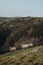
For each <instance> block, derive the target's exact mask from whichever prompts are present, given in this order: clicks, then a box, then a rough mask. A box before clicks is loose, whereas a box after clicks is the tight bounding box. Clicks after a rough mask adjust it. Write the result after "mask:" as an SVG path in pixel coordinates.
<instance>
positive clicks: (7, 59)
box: [0, 46, 43, 65]
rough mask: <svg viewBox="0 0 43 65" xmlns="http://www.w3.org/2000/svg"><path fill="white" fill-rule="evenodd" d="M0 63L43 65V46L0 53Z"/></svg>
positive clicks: (2, 64)
mask: <svg viewBox="0 0 43 65" xmlns="http://www.w3.org/2000/svg"><path fill="white" fill-rule="evenodd" d="M0 65H43V46H36V47H33V48H28V49H24V50H19V51H16V52H10V53H6V54H3V55H0Z"/></svg>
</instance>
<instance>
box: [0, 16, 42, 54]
mask: <svg viewBox="0 0 43 65" xmlns="http://www.w3.org/2000/svg"><path fill="white" fill-rule="evenodd" d="M40 37H43V17H42V18H41V17H15V18H14V17H13V18H3V17H0V54H1V53H5V52H8V51H9V47H10V46H16V47H17V49H20V48H21V47H20V45H21V44H22V43H30V42H34V41H35V40H36V39H37V40H39V39H40ZM39 42H40V40H39ZM39 42H38V44H40V45H43V43H39ZM41 42H43V39H42V41H41ZM35 44H36V45H37V43H35Z"/></svg>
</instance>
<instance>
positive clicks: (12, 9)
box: [0, 0, 43, 17]
mask: <svg viewBox="0 0 43 65" xmlns="http://www.w3.org/2000/svg"><path fill="white" fill-rule="evenodd" d="M0 16H1V17H25V16H35V17H43V0H0Z"/></svg>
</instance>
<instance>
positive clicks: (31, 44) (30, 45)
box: [21, 43, 33, 49]
mask: <svg viewBox="0 0 43 65" xmlns="http://www.w3.org/2000/svg"><path fill="white" fill-rule="evenodd" d="M21 46H22V48H23V49H24V48H28V47H33V43H30V44H22V45H21Z"/></svg>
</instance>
